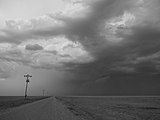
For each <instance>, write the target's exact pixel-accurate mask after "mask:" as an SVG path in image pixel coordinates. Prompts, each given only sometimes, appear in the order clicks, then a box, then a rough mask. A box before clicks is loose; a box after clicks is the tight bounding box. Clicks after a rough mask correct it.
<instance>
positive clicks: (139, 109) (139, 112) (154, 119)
mask: <svg viewBox="0 0 160 120" xmlns="http://www.w3.org/2000/svg"><path fill="white" fill-rule="evenodd" d="M56 98H57V101H60V102H62V103H63V104H65V105H66V107H67V108H68V109H69V110H70V111H71V112H72V113H74V114H75V115H76V116H81V117H83V118H84V119H86V120H160V97H56Z"/></svg>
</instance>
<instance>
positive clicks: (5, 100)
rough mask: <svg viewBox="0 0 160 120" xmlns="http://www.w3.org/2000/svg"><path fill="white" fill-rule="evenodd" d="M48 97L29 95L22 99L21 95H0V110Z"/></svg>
mask: <svg viewBox="0 0 160 120" xmlns="http://www.w3.org/2000/svg"><path fill="white" fill-rule="evenodd" d="M46 98H48V97H42V96H29V97H28V98H27V99H24V97H22V96H17V97H16V96H1V97H0V111H3V110H6V109H8V108H14V107H18V106H21V105H24V104H28V103H32V102H35V101H38V100H42V99H46Z"/></svg>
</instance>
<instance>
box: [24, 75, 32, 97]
mask: <svg viewBox="0 0 160 120" xmlns="http://www.w3.org/2000/svg"><path fill="white" fill-rule="evenodd" d="M24 77H26V78H27V80H26V89H25V95H24V97H25V99H26V98H27V89H28V83H29V77H32V76H31V75H29V74H27V75H24Z"/></svg>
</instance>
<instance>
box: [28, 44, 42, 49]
mask: <svg viewBox="0 0 160 120" xmlns="http://www.w3.org/2000/svg"><path fill="white" fill-rule="evenodd" d="M25 49H26V50H43V47H42V46H40V45H38V44H34V45H31V44H29V45H26V48H25Z"/></svg>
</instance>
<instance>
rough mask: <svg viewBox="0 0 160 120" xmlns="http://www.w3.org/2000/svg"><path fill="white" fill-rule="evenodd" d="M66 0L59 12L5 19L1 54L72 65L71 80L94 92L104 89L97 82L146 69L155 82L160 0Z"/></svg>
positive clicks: (38, 63)
mask: <svg viewBox="0 0 160 120" xmlns="http://www.w3.org/2000/svg"><path fill="white" fill-rule="evenodd" d="M65 2H66V3H67V5H66V7H65V8H64V10H63V11H61V12H58V13H50V14H47V15H44V16H41V17H38V18H33V19H29V20H8V21H5V25H4V27H1V29H0V45H1V46H3V47H1V48H0V50H1V51H0V54H1V57H0V59H1V60H3V61H6V62H17V63H19V64H24V65H29V66H31V67H33V68H44V69H52V68H56V69H59V70H64V71H71V72H72V73H73V74H74V75H73V76H75V77H73V80H74V82H73V81H72V83H71V84H73V85H77V86H78V85H79V86H80V87H82V86H84V87H82V88H84V90H87V88H88V87H89V86H91V87H92V86H94V87H95V86H96V88H97V90H96V89H95V90H94V89H92V88H91V91H92V92H93V91H94V92H95V91H99V92H100V93H103V91H101V90H100V86H101V87H102V88H103V87H104V88H106V87H105V86H103V85H106V86H107V83H109V84H111V85H114V82H113V81H116V80H117V79H118V78H119V79H120V81H122V82H121V83H119V84H124V83H125V82H126V80H127V79H129V80H130V81H131V80H133V79H137V80H139V79H142V80H144V78H145V77H146V76H147V75H148V76H149V77H148V78H151V76H153V79H155V81H156V82H157V75H158V74H159V72H160V64H159V63H160V62H159V58H160V49H159V45H160V42H159V39H160V14H159V11H160V7H159V5H160V2H159V0H152V1H149V0H134V1H133V0H121V1H120V0H88V1H85V0H65ZM146 74H147V75H146ZM135 76H136V77H135ZM144 76H145V77H144ZM79 78H81V79H79ZM123 78H124V81H123V80H122V79H123ZM75 79H76V81H75ZM111 79H112V82H111ZM98 81H100V82H98ZM117 81H118V80H117ZM150 82H151V81H149V82H148V83H150ZM131 83H132V82H131ZM148 83H147V82H146V86H148ZM102 84H103V85H102ZM135 85H136V81H135ZM86 86H87V87H86ZM141 87H142V86H139V89H140V88H141ZM109 88H110V87H108V88H107V89H103V90H104V91H105V90H109ZM119 89H120V88H119ZM151 89H153V88H151ZM84 90H82V91H84ZM117 90H118V89H117ZM80 91H81V90H80ZM124 91H125V89H124ZM153 91H154V90H153ZM77 92H78V91H77ZM104 93H105V92H104Z"/></svg>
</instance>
